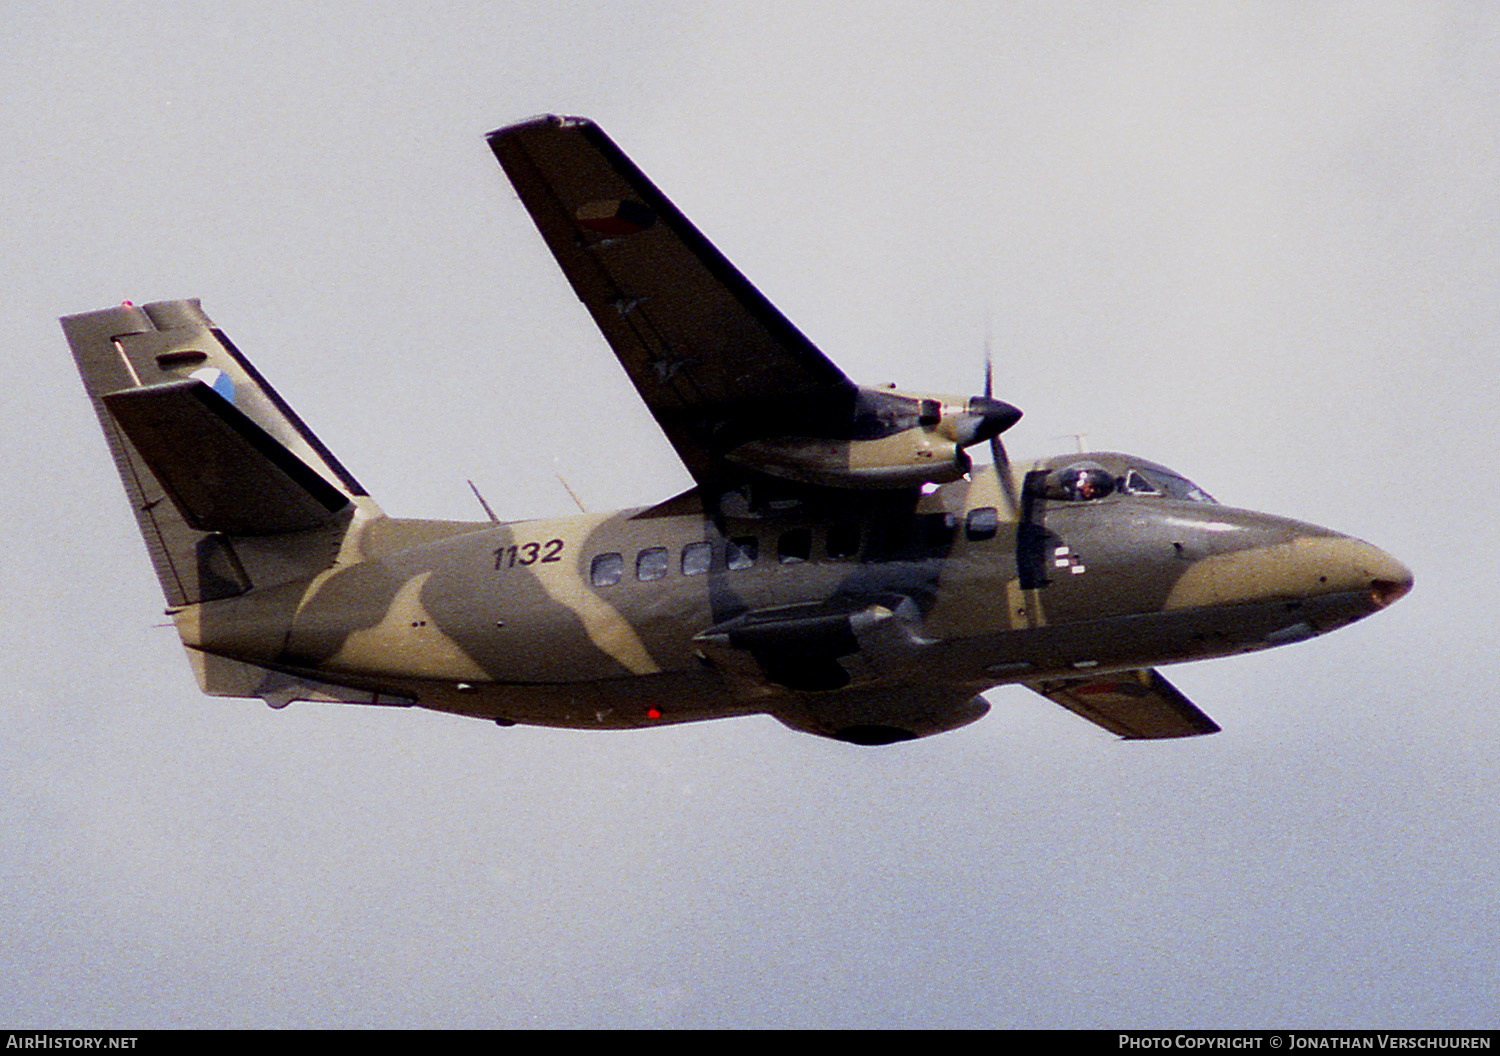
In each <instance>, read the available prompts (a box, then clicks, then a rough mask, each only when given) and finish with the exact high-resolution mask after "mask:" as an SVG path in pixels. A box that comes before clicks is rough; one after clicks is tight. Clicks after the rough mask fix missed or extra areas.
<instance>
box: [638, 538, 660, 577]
mask: <svg viewBox="0 0 1500 1056" xmlns="http://www.w3.org/2000/svg"><path fill="white" fill-rule="evenodd" d="M666 574H667V548H666V547H664V546H653V547H651V548H650V549H649V550H642V551H641V552H640V553H639V554H638V555H636V559H635V578H636V579H660V578H661V577H662V576H665V575H666Z"/></svg>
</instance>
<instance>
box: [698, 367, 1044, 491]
mask: <svg viewBox="0 0 1500 1056" xmlns="http://www.w3.org/2000/svg"><path fill="white" fill-rule="evenodd" d="M1020 417H1021V412H1020V411H1019V410H1017V409H1016V408H1015V407H1012V406H1011V405H1010V404H1008V403H1004V402H1002V401H1000V400H996V399H992V398H990V397H988V396H970V397H968V398H964V397H961V396H935V395H922V394H908V393H902V392H896V391H894V390H892V389H870V388H860V389H859V390H858V392H857V395H856V397H855V400H854V402H853V406H852V410H851V413H850V414H849V416H848V419H847V421H846V422H843V423H839V424H840V426H841V428H839V429H838V430H837V435H833V436H827V435H824V436H799V435H786V436H768V437H761V438H757V439H754V440H750V441H748V442H745V443H741V444H738V445H736V446H734V447H732V448H731V449H730V450H729V451H728V452H726V453H725V456H724V457H725V458H726V459H727V460H728V461H730V462H732V463H734V464H735V465H738V466H741V467H743V468H745V469H749V470H754V471H755V472H758V473H764V474H767V475H769V476H773V477H779V478H782V479H786V480H795V481H798V482H800V483H804V484H818V485H823V486H826V487H836V488H911V487H918V486H920V485H923V484H946V483H948V482H950V481H954V480H958V479H959V478H960V477H962V476H965V475H966V474H967V473H968V472H969V467H970V461H969V456H968V453H967V452H966V451H965V450H964V448H966V447H969V446H971V445H973V444H977V443H981V442H983V441H986V440H991V439H993V438H994V437H997V436H999V435H1000V434H1001V433H1003V432H1004V431H1005V430H1006V429H1009V428H1010V427H1011V426H1012V425H1014V424H1015V423H1016V422H1017V421H1018V420H1019V419H1020ZM820 424H821V425H823V426H824V427H825V428H826V426H827V424H828V423H827V421H826V420H825V421H824V422H823V423H820Z"/></svg>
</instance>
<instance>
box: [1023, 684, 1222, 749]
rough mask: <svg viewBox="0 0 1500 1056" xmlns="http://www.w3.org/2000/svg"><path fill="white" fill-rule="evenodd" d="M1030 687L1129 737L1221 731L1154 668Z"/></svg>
mask: <svg viewBox="0 0 1500 1056" xmlns="http://www.w3.org/2000/svg"><path fill="white" fill-rule="evenodd" d="M1027 685H1028V686H1029V687H1030V688H1031V689H1034V690H1036V691H1037V692H1038V693H1040V694H1041V695H1042V696H1044V697H1046V698H1047V699H1048V700H1050V701H1052V702H1054V703H1056V704H1061V705H1062V706H1063V707H1065V708H1067V709H1068V710H1069V711H1071V712H1072V713H1073V714H1075V715H1078V716H1080V717H1082V718H1085V719H1088V720H1089V721H1090V722H1092V723H1094V724H1095V725H1097V726H1103V727H1104V728H1105V729H1106V730H1108V731H1109V732H1110V733H1115V734H1119V735H1120V736H1121V737H1124V738H1125V739H1126V740H1132V741H1134V740H1156V739H1159V738H1165V737H1195V736H1197V735H1199V734H1204V733H1218V732H1219V726H1218V723H1216V722H1214V720H1213V719H1210V718H1209V717H1208V716H1207V715H1205V714H1203V712H1201V711H1199V710H1198V708H1197V706H1196V705H1194V704H1193V702H1192V701H1190V700H1188V699H1187V697H1185V696H1183V695H1182V692H1181V691H1180V690H1179V689H1178V688H1177V687H1176V686H1174V685H1172V683H1170V682H1168V681H1167V680H1166V679H1165V678H1163V677H1162V676H1161V675H1160V673H1158V672H1157V671H1156V669H1154V668H1142V669H1141V670H1138V671H1121V672H1118V673H1116V674H1112V675H1096V676H1094V677H1092V678H1066V679H1056V680H1053V681H1047V682H1028V683H1027Z"/></svg>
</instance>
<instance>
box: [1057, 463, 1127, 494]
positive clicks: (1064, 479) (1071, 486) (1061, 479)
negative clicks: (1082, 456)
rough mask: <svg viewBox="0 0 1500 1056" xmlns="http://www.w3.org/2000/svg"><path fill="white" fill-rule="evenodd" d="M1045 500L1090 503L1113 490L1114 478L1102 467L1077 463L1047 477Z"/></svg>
mask: <svg viewBox="0 0 1500 1056" xmlns="http://www.w3.org/2000/svg"><path fill="white" fill-rule="evenodd" d="M1045 487H1046V493H1047V498H1049V499H1057V500H1061V501H1062V502H1092V501H1093V500H1094V499H1102V498H1104V497H1105V496H1106V495H1109V494H1110V493H1112V492H1113V491H1114V490H1115V478H1114V477H1113V476H1112V475H1111V474H1110V472H1109V471H1108V470H1107V469H1105V468H1104V467H1103V466H1100V465H1097V464H1095V463H1091V462H1083V463H1077V464H1075V465H1071V466H1068V467H1067V468H1066V469H1059V470H1057V471H1055V472H1053V473H1051V474H1049V475H1048V476H1047V480H1046V484H1045Z"/></svg>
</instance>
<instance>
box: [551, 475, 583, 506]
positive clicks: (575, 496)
mask: <svg viewBox="0 0 1500 1056" xmlns="http://www.w3.org/2000/svg"><path fill="white" fill-rule="evenodd" d="M552 475H553V476H554V477H556V478H557V482H558V483H559V484H561V485H562V486H563V490H564V491H566V492H567V493H568V497H569V498H571V499H572V500H573V505H574V506H577V507H578V512H579V513H588V512H589V511H588V507H587V506H585V505H584V504H583V500H582V499H580V498H579V497H578V492H576V491H574V490H573V487H572V485H570V484H569V483H568V481H567V479H566V478H565V477H564V476H563V475H562V474H561V473H559V472H558V471H557V470H555V469H554V470H553V471H552Z"/></svg>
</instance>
